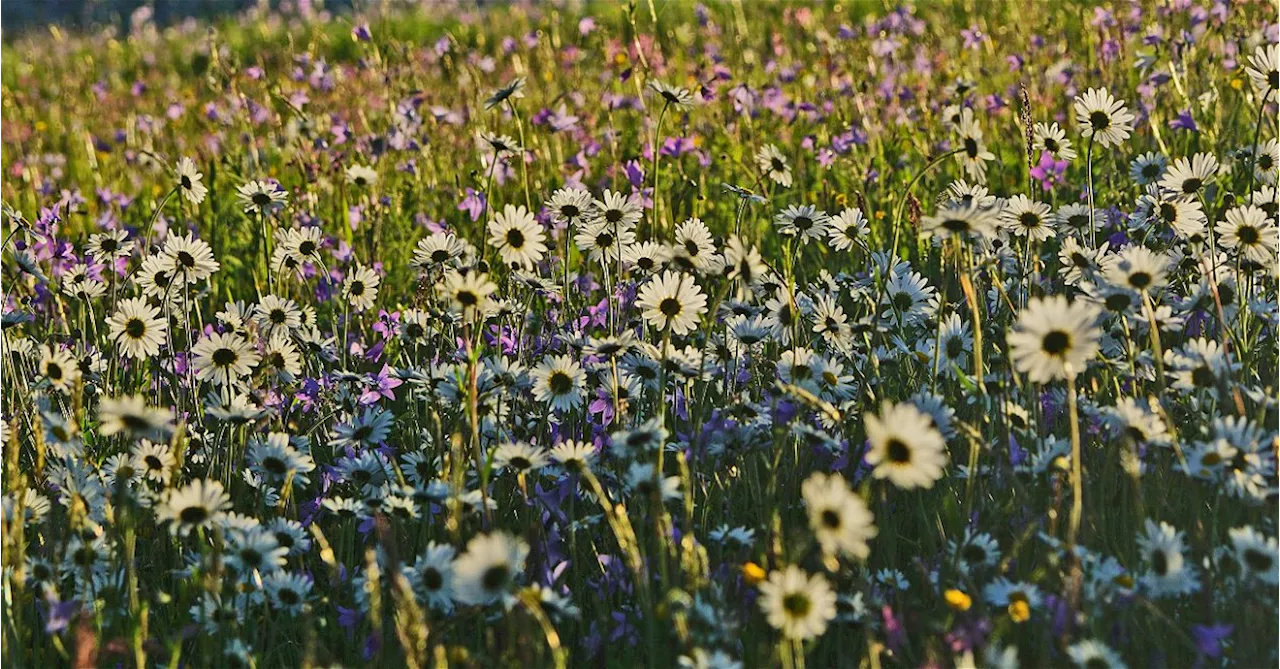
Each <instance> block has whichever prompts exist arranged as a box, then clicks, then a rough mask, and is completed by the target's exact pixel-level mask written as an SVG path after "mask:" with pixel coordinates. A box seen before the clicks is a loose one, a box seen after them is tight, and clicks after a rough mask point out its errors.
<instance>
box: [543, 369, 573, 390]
mask: <svg viewBox="0 0 1280 669" xmlns="http://www.w3.org/2000/svg"><path fill="white" fill-rule="evenodd" d="M547 387H548V388H550V389H551V392H552V393H554V394H556V395H563V394H565V393H567V392H569V391H570V390H572V389H573V379H571V378H569V375H568V374H565V373H564V372H559V371H557V372H552V374H551V376H549V377H547Z"/></svg>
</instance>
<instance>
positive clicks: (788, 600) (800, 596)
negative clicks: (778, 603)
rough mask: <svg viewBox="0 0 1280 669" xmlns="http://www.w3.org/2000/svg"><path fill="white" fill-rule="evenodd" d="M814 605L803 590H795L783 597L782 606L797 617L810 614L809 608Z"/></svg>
mask: <svg viewBox="0 0 1280 669" xmlns="http://www.w3.org/2000/svg"><path fill="white" fill-rule="evenodd" d="M812 607H813V604H812V603H811V602H810V601H809V597H808V595H805V594H804V593H803V592H793V593H791V594H789V595H787V596H786V597H783V598H782V608H783V609H786V611H787V613H790V614H791V615H792V616H793V617H796V618H803V617H805V616H806V615H809V609H811V608H812Z"/></svg>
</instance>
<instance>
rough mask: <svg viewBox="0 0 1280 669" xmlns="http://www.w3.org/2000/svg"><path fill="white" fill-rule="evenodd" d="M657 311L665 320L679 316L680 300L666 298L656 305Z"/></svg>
mask: <svg viewBox="0 0 1280 669" xmlns="http://www.w3.org/2000/svg"><path fill="white" fill-rule="evenodd" d="M658 311H661V312H662V315H663V316H666V317H667V318H674V317H676V316H678V315H679V314H680V311H681V306H680V300H677V299H676V298H674V297H668V298H666V299H664V300H662V301H661V302H659V303H658Z"/></svg>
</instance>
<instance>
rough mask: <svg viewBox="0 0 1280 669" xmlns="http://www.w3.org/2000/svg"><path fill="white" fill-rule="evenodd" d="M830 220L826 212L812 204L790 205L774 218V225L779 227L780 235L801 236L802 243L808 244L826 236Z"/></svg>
mask: <svg viewBox="0 0 1280 669" xmlns="http://www.w3.org/2000/svg"><path fill="white" fill-rule="evenodd" d="M828 220H830V217H829V216H827V213H826V212H824V211H822V210H820V209H818V208H817V207H815V206H813V205H811V204H802V205H799V206H796V205H794V204H793V205H789V206H788V207H787V208H786V209H783V210H782V211H781V212H779V213H778V215H777V216H775V217H774V218H773V222H774V224H775V225H777V226H778V234H781V235H786V236H788V237H795V236H799V237H800V241H801V242H803V243H806V244H807V243H808V242H809V240H811V239H813V240H817V239H822V238H823V237H824V236H826V234H827V221H828Z"/></svg>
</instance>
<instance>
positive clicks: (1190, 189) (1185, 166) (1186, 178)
mask: <svg viewBox="0 0 1280 669" xmlns="http://www.w3.org/2000/svg"><path fill="white" fill-rule="evenodd" d="M1217 174H1218V159H1217V158H1215V157H1214V156H1213V154H1210V153H1197V154H1196V155H1194V156H1192V157H1191V158H1179V159H1178V160H1176V161H1174V163H1173V167H1171V168H1169V171H1168V172H1165V175H1164V176H1163V177H1162V178H1161V179H1160V188H1162V189H1163V190H1165V191H1168V192H1170V193H1173V194H1175V195H1186V196H1194V195H1195V194H1196V193H1199V192H1200V191H1201V189H1203V188H1204V187H1205V186H1206V185H1208V184H1209V183H1212V182H1213V178H1214V177H1215V176H1217Z"/></svg>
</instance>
